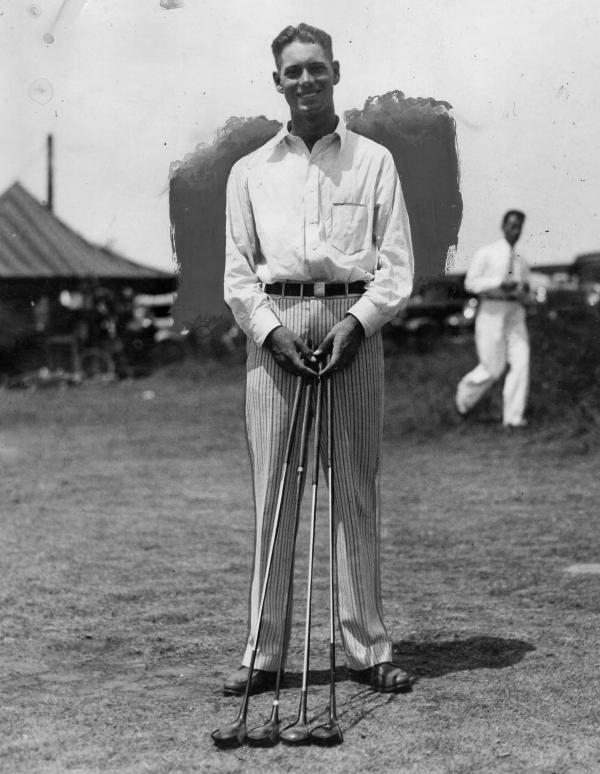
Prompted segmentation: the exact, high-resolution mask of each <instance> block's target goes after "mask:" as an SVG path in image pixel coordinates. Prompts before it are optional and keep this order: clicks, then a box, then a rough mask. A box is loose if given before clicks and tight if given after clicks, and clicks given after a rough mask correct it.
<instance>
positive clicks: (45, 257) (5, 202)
mask: <svg viewBox="0 0 600 774" xmlns="http://www.w3.org/2000/svg"><path fill="white" fill-rule="evenodd" d="M82 280H94V281H97V282H99V283H101V284H102V285H103V286H105V287H117V286H122V285H124V284H127V285H129V286H130V287H132V288H133V289H134V290H135V291H137V292H144V293H166V292H169V291H171V290H174V289H175V277H174V275H173V274H170V273H169V272H164V271H159V270H158V269H153V268H150V267H148V266H142V265H141V264H138V263H134V262H133V261H130V260H127V259H126V258H123V257H121V256H120V255H117V254H116V253H114V252H113V251H112V250H109V249H108V248H105V247H98V246H96V245H93V244H91V243H90V242H87V241H86V240H85V239H84V238H83V237H81V236H79V234H77V233H75V232H74V231H72V230H71V229H70V228H69V226H67V225H66V224H65V223H63V222H62V221H61V220H60V219H59V218H57V217H56V215H54V213H52V212H50V210H48V209H46V207H44V206H43V205H42V204H41V203H40V202H38V201H37V200H36V199H35V198H34V197H33V196H32V195H31V194H30V193H28V191H26V190H25V188H23V186H21V185H20V184H19V183H14V185H12V186H11V187H10V188H9V189H8V190H7V191H6V192H5V193H4V194H3V195H2V196H0V295H3V296H5V295H6V294H7V293H9V292H10V291H12V294H14V292H15V291H17V290H25V291H26V292H28V293H30V294H31V295H32V296H35V295H36V294H37V293H38V292H39V291H40V290H43V291H44V292H48V291H49V290H55V289H57V288H59V289H72V288H75V287H77V285H78V284H79V283H80V282H81V281H82Z"/></svg>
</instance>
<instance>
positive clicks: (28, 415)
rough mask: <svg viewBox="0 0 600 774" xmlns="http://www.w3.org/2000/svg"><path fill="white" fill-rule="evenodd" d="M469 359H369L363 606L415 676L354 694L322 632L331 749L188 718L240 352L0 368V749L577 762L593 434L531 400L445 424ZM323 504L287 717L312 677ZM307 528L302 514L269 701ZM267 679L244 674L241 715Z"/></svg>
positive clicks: (62, 765)
mask: <svg viewBox="0 0 600 774" xmlns="http://www.w3.org/2000/svg"><path fill="white" fill-rule="evenodd" d="M471 359H472V352H471V351H470V349H469V347H466V348H465V347H464V346H460V345H454V346H453V347H448V348H447V349H446V350H444V351H443V352H441V353H440V352H438V353H437V354H436V353H433V354H432V355H430V356H427V357H417V356H416V355H413V354H410V353H408V354H405V355H403V354H401V353H397V354H395V355H392V356H391V357H390V358H389V359H388V375H387V409H386V411H387V414H386V435H385V449H384V467H383V473H382V496H383V506H384V511H383V525H382V529H383V534H382V539H383V544H382V563H383V592H384V606H385V611H386V619H387V622H388V624H389V626H390V629H391V631H392V634H393V637H394V642H395V650H396V659H397V661H398V663H399V664H400V665H402V666H403V667H404V668H405V669H406V670H407V671H408V672H409V673H410V674H411V675H412V677H413V678H414V681H415V682H414V687H413V691H412V692H411V693H410V694H406V695H401V696H395V697H389V696H381V695H377V694H373V693H372V692H371V691H370V690H367V689H362V688H361V687H360V686H357V685H356V684H355V683H352V682H350V681H349V680H348V675H347V672H346V670H345V666H344V662H343V655H342V654H341V653H340V664H339V669H338V702H339V710H340V720H341V724H342V727H343V730H344V735H345V742H344V744H343V745H342V746H341V747H339V748H336V749H332V750H323V749H318V748H312V747H308V748H300V749H291V748H287V747H283V746H278V747H276V748H273V749H271V750H252V749H248V748H241V749H239V750H234V751H230V752H223V751H218V750H216V749H215V748H214V747H213V746H212V743H211V740H210V736H209V734H210V731H212V730H213V729H214V728H216V727H217V726H219V725H221V724H223V723H227V722H229V721H231V720H233V719H234V718H235V716H236V714H237V711H238V708H239V700H238V699H232V698H225V697H223V696H222V694H221V683H222V678H223V676H224V675H225V674H226V672H227V671H228V670H229V669H231V668H232V667H235V666H237V664H238V663H239V659H240V654H241V647H242V642H243V639H244V637H245V627H246V600H247V586H248V577H249V572H250V552H251V542H252V509H251V505H250V500H249V468H248V462H247V457H246V444H245V437H244V432H243V425H242V401H243V368H242V366H241V365H240V364H235V363H233V364H229V365H223V364H221V365H218V364H205V365H203V364H199V363H190V362H188V363H185V364H183V365H182V366H178V367H172V368H171V370H163V371H162V372H159V373H157V374H155V375H154V376H152V377H149V378H147V379H143V380H137V381H135V382H122V383H117V384H92V383H88V384H84V385H83V386H81V387H78V388H67V389H59V388H48V389H44V390H37V391H22V392H18V391H8V390H4V391H1V392H0V401H1V406H2V408H1V409H0V464H1V466H2V479H1V484H0V486H1V501H0V507H1V509H2V516H1V521H0V525H1V537H2V552H1V554H0V568H1V571H0V579H1V586H0V595H1V599H2V609H3V617H2V622H1V624H0V680H1V689H2V698H1V700H0V771H2V772H6V773H7V774H35V773H36V772H44V773H45V772H48V774H58V773H60V772H85V773H86V774H87V773H88V772H119V773H123V774H125V773H127V774H134V773H135V774H138V772H140V773H141V772H156V774H163V773H165V774H166V772H182V773H183V772H209V773H210V772H218V773H220V772H231V773H233V772H287V771H290V772H308V771H310V772H328V774H341V773H342V772H382V771H389V772H411V773H417V772H418V773H419V774H436V773H437V772H452V773H455V772H456V773H457V774H458V772H460V773H461V774H471V773H473V774H475V772H477V773H479V772H507V773H510V774H514V773H516V772H526V773H529V772H547V773H548V774H563V773H567V772H568V773H569V774H576V773H579V772H600V742H599V741H598V728H599V725H600V709H599V701H598V691H599V687H600V685H599V682H600V680H599V673H600V651H599V649H598V631H599V630H600V575H594V574H589V573H582V574H579V573H575V572H571V571H569V570H568V568H569V567H571V566H572V565H576V564H584V563H594V562H600V547H599V546H598V518H599V517H598V513H599V505H598V503H599V500H600V484H599V481H598V463H599V455H600V452H599V451H598V445H597V444H596V443H594V442H593V440H592V441H590V437H589V435H585V434H583V435H582V432H581V430H580V429H578V428H576V427H574V426H573V425H572V424H569V422H568V417H565V416H559V417H557V418H556V419H553V417H552V416H548V412H546V414H545V415H544V416H543V417H542V418H540V420H539V421H538V422H535V421H534V423H533V426H532V427H531V429H529V430H528V431H526V432H522V433H507V432H505V431H502V429H501V428H500V427H498V425H497V424H496V423H490V422H483V421H482V422H474V423H468V424H459V422H458V421H457V420H455V419H454V417H453V415H452V410H451V394H452V390H453V387H454V384H455V383H456V380H457V379H458V377H459V375H460V374H461V373H462V372H463V371H464V370H465V367H466V365H468V364H469V363H470V362H471ZM494 405H495V404H494V399H493V400H492V401H491V404H490V407H491V409H492V410H493V409H494ZM541 413H542V414H543V412H541ZM584 436H585V437H584ZM320 513H322V512H320ZM322 515H323V516H325V514H324V513H322ZM305 521H306V519H304V522H305ZM324 522H325V520H324V518H323V519H321V527H320V529H319V534H318V547H317V556H316V572H317V579H316V584H315V614H314V628H313V657H312V667H313V672H312V683H313V685H312V687H311V692H310V695H309V710H310V716H311V717H317V716H319V715H320V714H322V713H323V712H324V711H325V709H326V703H327V694H328V686H327V675H326V671H325V670H326V667H327V612H326V601H327V579H326V570H325V568H326V529H325V523H324ZM306 542H307V530H306V525H305V523H303V527H302V530H301V533H300V536H299V546H300V555H299V562H298V568H297V580H298V584H299V589H298V594H297V599H298V605H297V612H296V615H295V625H294V633H293V641H292V649H291V653H290V663H289V667H290V670H291V675H290V678H289V681H288V685H287V687H286V689H285V691H284V696H283V708H282V713H283V716H284V718H285V719H286V720H287V719H289V720H290V721H291V720H293V719H294V717H295V715H296V712H297V702H298V686H299V683H300V669H301V663H302V644H301V639H302V630H301V629H302V615H303V606H302V604H301V602H302V599H303V596H304V594H303V592H304V582H305V572H306V561H305V557H306V550H305V546H306ZM270 700H271V695H270V694H264V695H261V696H259V697H256V698H255V699H253V700H252V702H251V707H250V714H251V723H250V725H252V724H254V723H256V724H258V723H259V722H261V721H262V719H263V718H264V717H266V716H267V715H268V713H269V710H270Z"/></svg>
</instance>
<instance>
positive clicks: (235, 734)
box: [211, 720, 247, 750]
mask: <svg viewBox="0 0 600 774" xmlns="http://www.w3.org/2000/svg"><path fill="white" fill-rule="evenodd" d="M246 736H247V734H246V723H245V721H244V720H236V721H235V723H231V724H230V725H229V726H223V727H222V728H217V730H216V731H213V732H212V734H211V738H212V740H213V742H214V743H215V744H216V746H217V747H219V748H220V749H221V750H230V749H232V748H233V747H241V746H242V745H243V744H244V742H245V741H246Z"/></svg>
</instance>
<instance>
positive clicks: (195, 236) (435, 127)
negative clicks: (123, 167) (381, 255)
mask: <svg viewBox="0 0 600 774" xmlns="http://www.w3.org/2000/svg"><path fill="white" fill-rule="evenodd" d="M450 108H451V106H450V105H449V103H447V102H443V101H439V100H435V99H433V98H427V99H424V98H411V97H408V98H407V97H405V96H404V94H403V92H401V91H392V92H388V93H387V94H384V95H383V96H380V97H370V98H369V99H368V100H367V101H366V102H365V105H364V107H363V108H362V109H361V110H358V109H355V110H351V111H349V112H348V113H347V114H346V120H347V122H348V126H349V127H350V128H351V129H352V130H353V131H355V132H357V133H358V134H362V135H364V136H365V137H369V138H370V139H372V140H375V141H376V142H378V143H380V144H382V145H384V146H385V147H387V148H388V149H389V150H390V152H391V153H392V155H393V157H394V161H395V163H396V168H397V170H398V174H399V175H400V178H401V180H402V187H403V191H404V196H405V199H406V205H407V208H408V213H409V217H410V222H411V229H412V237H413V246H414V252H415V268H416V279H417V280H419V279H422V278H429V277H435V276H440V275H442V274H443V273H444V270H445V267H446V259H447V256H448V250H449V249H450V248H452V247H453V246H454V245H456V244H457V241H458V231H459V228H460V223H461V219H462V197H461V194H460V172H459V158H458V151H457V146H456V127H455V123H454V119H453V118H452V116H451V115H450V113H449V110H450ZM280 126H281V124H280V123H279V122H278V121H272V120H269V119H267V118H265V117H264V116H259V117H255V118H237V117H234V118H230V119H229V120H228V121H227V122H226V123H225V126H224V127H223V128H222V129H221V130H220V131H219V132H218V134H217V137H216V138H215V141H214V142H213V143H212V144H209V145H200V146H198V147H197V148H196V150H195V151H194V152H193V153H191V154H189V155H188V156H186V157H185V158H184V159H183V161H178V162H175V163H174V164H173V167H172V170H171V184H170V197H169V206H170V217H171V224H172V229H173V241H174V248H175V251H176V254H177V261H178V264H179V289H178V297H177V302H176V304H175V306H174V309H173V314H174V317H175V320H176V323H177V325H179V326H186V327H189V328H197V327H200V326H201V325H202V324H204V323H206V322H207V321H208V320H214V319H215V318H218V317H220V316H225V315H226V314H227V309H226V307H225V304H224V303H223V290H222V278H223V266H224V256H225V188H226V183H227V177H228V175H229V172H230V170H231V167H232V166H233V164H234V163H235V162H236V161H237V160H238V159H240V158H242V156H245V155H246V154H247V153H251V152H252V151H254V150H256V149H257V148H259V147H260V146H261V145H262V144H263V143H265V142H266V141H267V140H268V139H270V138H271V137H272V136H273V135H274V134H276V133H277V131H278V130H279V128H280Z"/></svg>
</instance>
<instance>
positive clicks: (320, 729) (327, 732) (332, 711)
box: [310, 377, 344, 747]
mask: <svg viewBox="0 0 600 774" xmlns="http://www.w3.org/2000/svg"><path fill="white" fill-rule="evenodd" d="M325 397H326V406H327V488H328V495H329V720H328V721H327V723H324V724H323V725H321V726H316V727H315V728H313V729H312V731H311V732H310V738H311V741H313V742H314V743H315V744H317V745H322V746H324V747H333V746H334V745H336V744H341V743H342V742H343V741H344V737H343V736H342V729H341V728H340V724H339V722H338V719H337V709H336V702H335V582H336V577H337V565H336V563H335V534H334V523H333V496H334V495H333V403H332V388H331V377H329V379H327V382H326V387H325Z"/></svg>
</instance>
